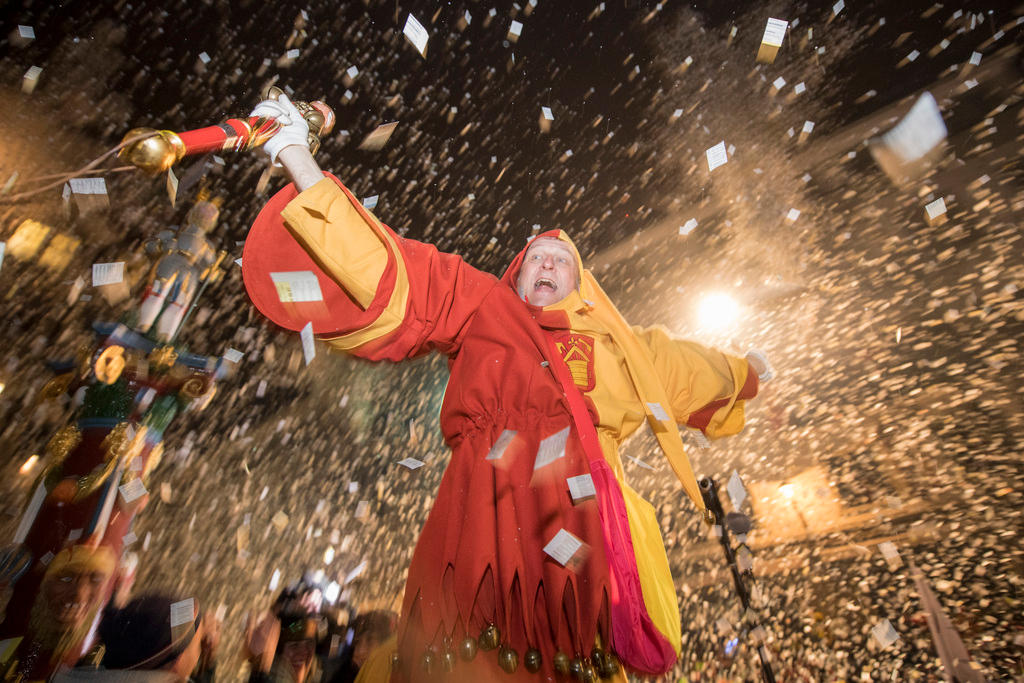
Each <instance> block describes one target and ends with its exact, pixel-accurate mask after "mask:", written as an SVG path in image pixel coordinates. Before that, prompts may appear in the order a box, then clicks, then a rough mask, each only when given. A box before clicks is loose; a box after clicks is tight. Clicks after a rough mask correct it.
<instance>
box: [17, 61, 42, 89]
mask: <svg viewBox="0 0 1024 683" xmlns="http://www.w3.org/2000/svg"><path fill="white" fill-rule="evenodd" d="M42 73H43V67H41V66H30V67H29V68H28V71H26V72H25V75H24V76H23V77H22V79H21V91H22V92H23V93H25V94H26V95H31V94H32V91H34V90H35V89H36V85H38V84H39V75H40V74H42Z"/></svg>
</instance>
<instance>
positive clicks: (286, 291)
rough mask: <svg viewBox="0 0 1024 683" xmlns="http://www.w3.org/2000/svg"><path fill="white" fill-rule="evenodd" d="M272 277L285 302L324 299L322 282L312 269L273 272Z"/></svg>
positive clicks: (279, 296)
mask: <svg viewBox="0 0 1024 683" xmlns="http://www.w3.org/2000/svg"><path fill="white" fill-rule="evenodd" d="M270 279H271V280H273V281H274V287H275V288H276V289H277V296H278V298H279V299H281V301H282V302H284V303H301V302H304V301H323V300H324V295H323V293H322V292H321V291H320V282H319V281H318V280H317V279H316V274H315V273H313V271H311V270H296V271H285V272H280V273H271V274H270Z"/></svg>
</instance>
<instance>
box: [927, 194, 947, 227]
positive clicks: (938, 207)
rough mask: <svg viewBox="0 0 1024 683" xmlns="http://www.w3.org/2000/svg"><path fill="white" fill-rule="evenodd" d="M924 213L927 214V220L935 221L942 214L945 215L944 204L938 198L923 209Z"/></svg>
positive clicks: (940, 198)
mask: <svg viewBox="0 0 1024 683" xmlns="http://www.w3.org/2000/svg"><path fill="white" fill-rule="evenodd" d="M924 210H925V213H927V214H928V220H930V221H931V220H935V219H936V218H938V217H939V216H941V215H942V214H944V213H946V202H945V201H944V200H943V199H942V197H939V198H938V199H936V200H935V201H934V202H931V203H929V204H928V205H927V206H925V207H924Z"/></svg>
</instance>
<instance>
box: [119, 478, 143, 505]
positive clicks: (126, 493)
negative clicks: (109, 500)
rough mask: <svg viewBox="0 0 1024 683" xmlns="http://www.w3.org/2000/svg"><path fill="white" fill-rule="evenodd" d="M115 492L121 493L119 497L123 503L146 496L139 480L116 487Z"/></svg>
mask: <svg viewBox="0 0 1024 683" xmlns="http://www.w3.org/2000/svg"><path fill="white" fill-rule="evenodd" d="M117 490H118V491H120V492H121V497H122V498H123V499H124V502H125V503H130V502H132V501H133V500H137V499H138V498H141V497H142V496H144V495H146V487H145V486H144V485H143V483H142V480H141V479H132V480H131V481H130V482H128V483H127V484H121V485H120V486H118V487H117Z"/></svg>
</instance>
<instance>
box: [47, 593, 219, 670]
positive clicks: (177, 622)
mask: <svg viewBox="0 0 1024 683" xmlns="http://www.w3.org/2000/svg"><path fill="white" fill-rule="evenodd" d="M205 621H206V620H205V619H204V617H203V615H202V613H201V612H200V610H199V605H198V603H197V602H196V601H195V600H194V599H186V600H180V599H176V598H172V597H170V596H168V595H164V594H158V593H156V594H147V595H142V596H139V597H137V598H134V599H132V600H131V601H129V602H128V604H126V605H125V606H124V607H122V608H120V609H118V608H115V607H109V608H108V609H107V611H106V612H105V613H104V615H103V618H102V619H101V621H100V625H99V629H98V636H99V641H100V649H99V650H98V652H102V655H101V656H100V661H99V666H98V667H97V666H92V665H82V666H78V667H75V668H73V669H66V670H64V671H61V672H58V673H57V674H56V675H55V676H54V678H53V681H54V683H76V682H82V683H87V682H89V681H104V682H107V681H110V682H115V683H116V682H117V681H124V682H125V683H131V682H136V681H137V682H139V683H143V682H146V683H182V682H184V681H189V680H193V674H194V673H197V669H198V668H199V667H198V665H199V663H200V660H201V659H204V660H205V661H206V668H205V669H204V670H203V671H202V672H198V675H197V677H196V678H195V680H199V681H212V680H213V665H212V654H213V650H214V649H215V648H216V640H215V637H214V639H211V638H207V637H206V636H207V631H206V628H205ZM211 635H213V634H212V633H211ZM204 638H205V640H206V644H205V646H204Z"/></svg>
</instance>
